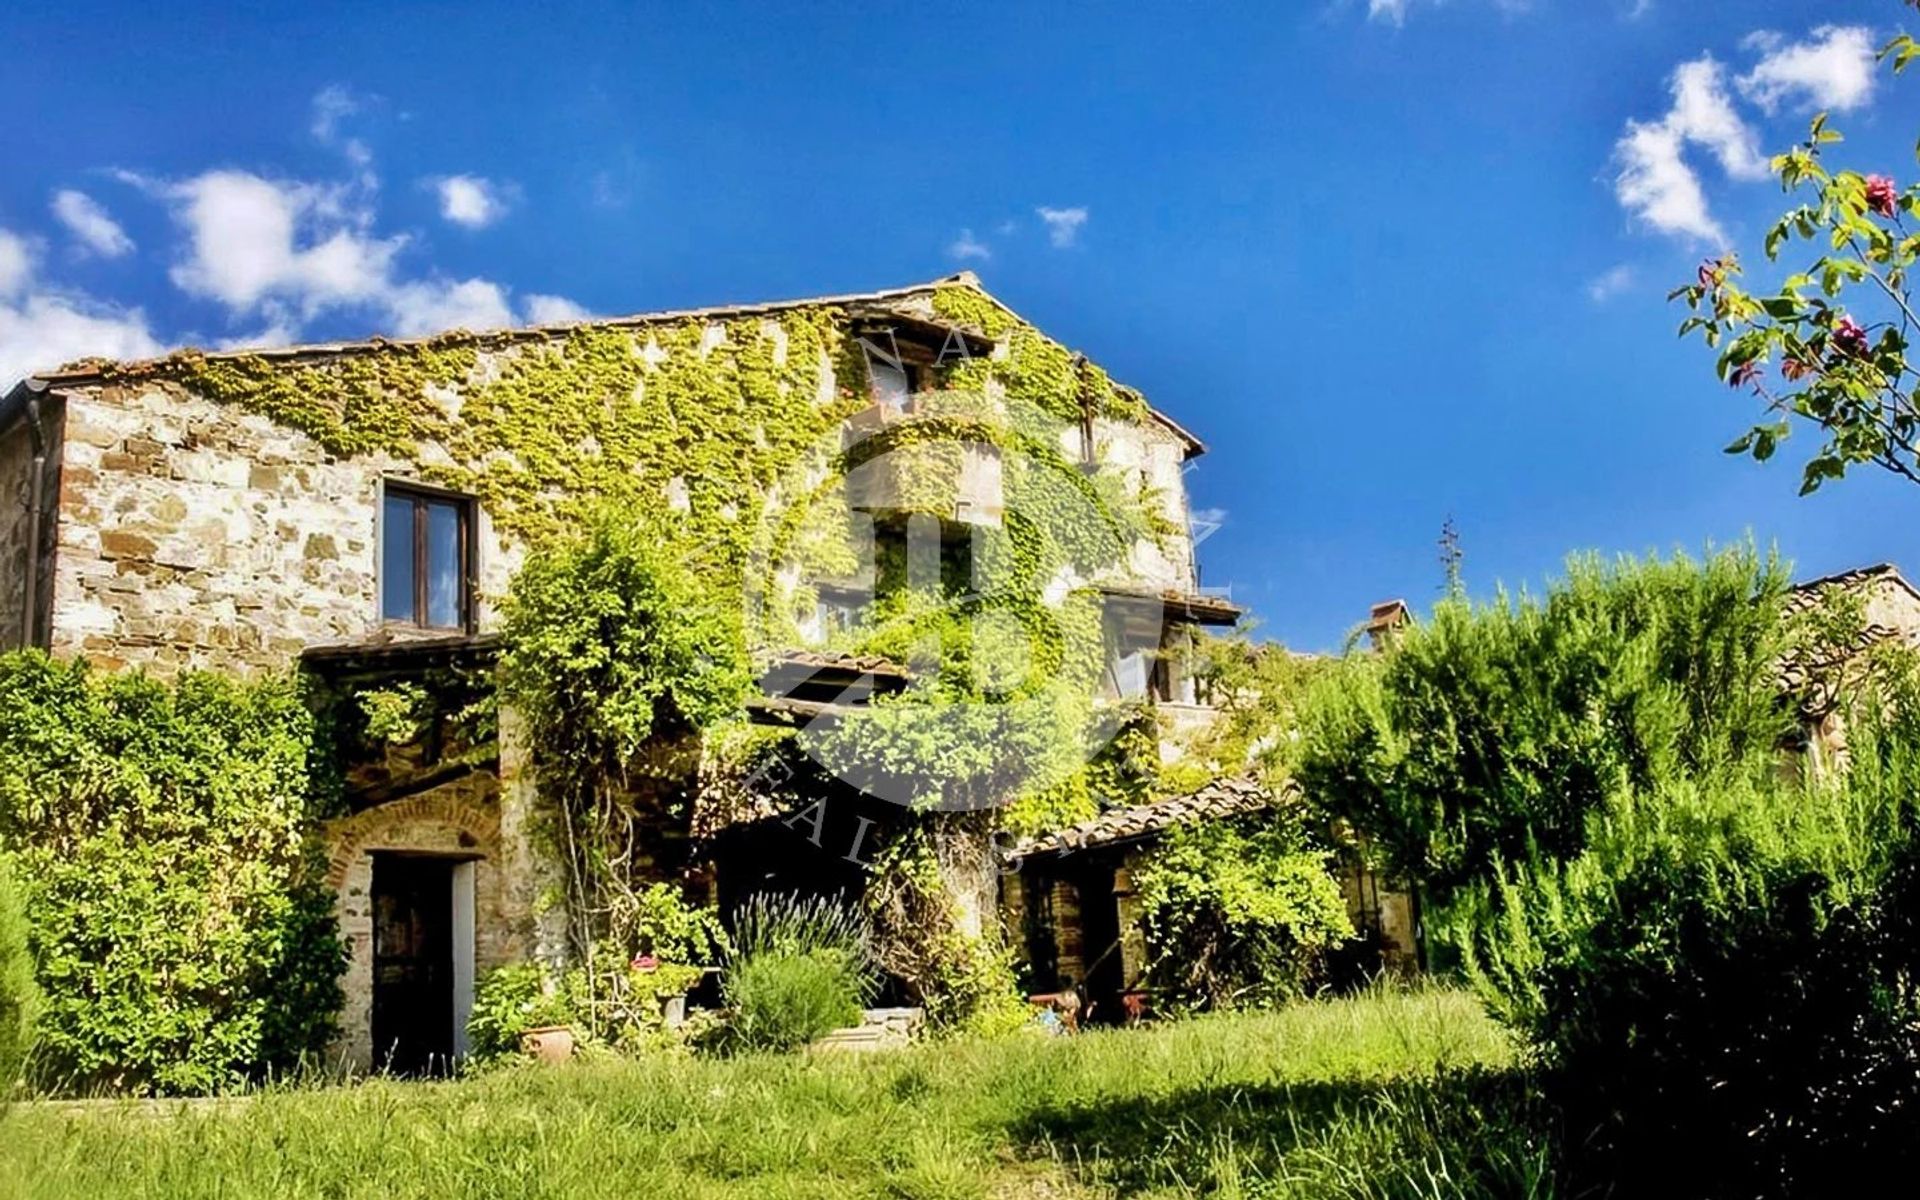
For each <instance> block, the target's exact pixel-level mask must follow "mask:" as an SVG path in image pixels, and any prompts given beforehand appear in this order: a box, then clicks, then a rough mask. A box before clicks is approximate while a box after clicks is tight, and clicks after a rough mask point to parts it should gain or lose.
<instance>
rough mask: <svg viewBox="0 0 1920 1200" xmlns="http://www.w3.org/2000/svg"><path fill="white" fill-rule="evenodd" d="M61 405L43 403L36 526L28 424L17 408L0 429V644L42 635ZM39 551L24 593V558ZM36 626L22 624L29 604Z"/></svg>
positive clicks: (34, 641) (37, 640) (38, 639)
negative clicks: (31, 587)
mask: <svg viewBox="0 0 1920 1200" xmlns="http://www.w3.org/2000/svg"><path fill="white" fill-rule="evenodd" d="M61 427H62V422H61V416H60V405H59V404H58V403H53V402H49V403H47V404H46V405H45V406H44V408H43V409H42V414H41V431H42V435H43V436H44V437H45V438H46V440H47V450H46V462H45V465H44V467H43V468H42V471H41V478H40V505H41V511H42V513H43V514H44V515H43V516H42V518H41V522H40V525H39V527H38V529H36V528H35V526H34V522H33V508H34V503H33V501H34V497H33V460H34V453H33V446H34V442H33V429H32V426H31V425H30V424H29V418H28V417H27V415H26V414H25V413H22V414H21V415H20V417H19V419H18V420H16V421H14V422H13V423H12V424H11V425H10V426H9V427H8V428H7V429H5V430H3V431H0V650H6V649H12V648H14V647H17V646H20V645H22V644H27V645H39V644H41V643H43V642H44V641H45V639H46V631H47V611H48V606H49V603H50V600H51V597H52V595H53V542H52V539H51V537H50V535H51V533H52V531H53V528H54V525H53V514H54V510H55V508H56V506H57V505H58V503H59V498H60V459H61V448H60V442H61ZM35 555H37V556H38V570H37V572H36V583H35V591H36V593H37V595H35V596H33V597H29V596H28V595H27V574H28V572H27V564H28V563H29V561H32V559H33V557H34V556H35ZM30 606H31V609H32V611H33V613H34V614H35V627H34V628H33V629H32V630H29V629H27V627H26V624H25V617H26V615H27V612H28V610H29V607H30Z"/></svg>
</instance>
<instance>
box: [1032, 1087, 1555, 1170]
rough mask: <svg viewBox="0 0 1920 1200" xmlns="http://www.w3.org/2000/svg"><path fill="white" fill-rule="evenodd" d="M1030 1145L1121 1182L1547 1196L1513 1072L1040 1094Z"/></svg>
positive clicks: (1543, 1151)
mask: <svg viewBox="0 0 1920 1200" xmlns="http://www.w3.org/2000/svg"><path fill="white" fill-rule="evenodd" d="M1011 1132H1012V1134H1013V1136H1014V1137H1015V1138H1016V1139H1017V1141H1018V1142H1019V1143H1020V1145H1021V1146H1022V1147H1023V1148H1024V1149H1025V1150H1026V1151H1027V1152H1029V1153H1031V1154H1035V1155H1043V1156H1047V1157H1052V1158H1055V1159H1057V1160H1059V1161H1060V1162H1062V1163H1063V1164H1064V1165H1065V1166H1066V1167H1067V1168H1068V1169H1069V1170H1071V1171H1073V1172H1074V1173H1075V1174H1076V1175H1077V1176H1079V1177H1080V1178H1081V1180H1082V1181H1084V1182H1086V1183H1089V1184H1094V1185H1097V1186H1102V1187H1107V1188H1111V1189H1113V1190H1114V1191H1116V1192H1118V1193H1119V1194H1120V1195H1123V1196H1124V1195H1134V1194H1138V1193H1142V1192H1149V1191H1172V1192H1174V1193H1176V1194H1185V1193H1189V1192H1193V1193H1199V1194H1203V1195H1205V1194H1214V1193H1221V1194H1229V1195H1239V1194H1253V1195H1261V1196H1267V1195H1275V1196H1285V1195H1311V1196H1368V1197H1439V1196H1487V1197H1496V1196H1497V1197H1503V1198H1504V1197H1548V1196H1560V1195H1569V1194H1571V1193H1569V1192H1567V1191H1564V1190H1562V1189H1560V1188H1558V1187H1557V1186H1556V1184H1555V1180H1554V1171H1553V1154H1552V1149H1551V1147H1552V1134H1553V1124H1552V1119H1551V1116H1550V1115H1549V1113H1548V1112H1547V1110H1546V1109H1545V1107H1544V1106H1543V1104H1542V1103H1541V1101H1540V1100H1539V1099H1538V1098H1537V1096H1536V1095H1535V1094H1534V1092H1533V1090H1532V1088H1531V1087H1530V1086H1529V1083H1528V1080H1527V1079H1526V1077H1525V1076H1524V1075H1522V1074H1519V1073H1515V1072H1496V1071H1490V1070H1473V1071H1467V1072H1459V1073H1453V1074H1448V1075H1443V1076H1441V1077H1439V1078H1436V1079H1427V1080H1416V1081H1397V1082H1386V1083H1383V1082H1378V1081H1361V1080H1355V1081H1333V1082H1301V1083H1276V1084H1272V1085H1268V1086H1257V1087H1246V1086H1240V1087H1233V1086H1225V1087H1205V1088H1192V1089H1187V1090H1182V1091H1177V1092H1173V1093H1171V1094H1166V1095H1162V1096H1159V1097H1155V1098H1138V1097H1132V1098H1129V1097H1119V1098H1114V1099H1110V1100H1101V1101H1096V1102H1086V1103H1076V1104H1071V1105H1062V1106H1051V1105H1049V1106H1043V1107H1041V1108H1038V1109H1035V1110H1033V1111H1031V1112H1028V1113H1027V1114H1025V1115H1024V1116H1023V1117H1021V1118H1020V1119H1019V1120H1017V1121H1016V1122H1015V1123H1014V1124H1013V1125H1012V1127H1011Z"/></svg>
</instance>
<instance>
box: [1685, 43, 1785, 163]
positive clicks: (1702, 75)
mask: <svg viewBox="0 0 1920 1200" xmlns="http://www.w3.org/2000/svg"><path fill="white" fill-rule="evenodd" d="M1667 124H1668V125H1670V126H1671V127H1672V128H1673V129H1674V130H1675V132H1677V133H1679V134H1680V135H1681V136H1682V137H1685V138H1686V139H1687V140H1688V141H1690V142H1696V143H1698V144H1700V145H1702V146H1705V147H1706V148H1707V149H1709V150H1711V151H1713V154H1714V157H1716V158H1718V159H1719V160H1720V165H1721V166H1722V167H1723V168H1725V169H1726V172H1727V174H1729V175H1731V176H1733V177H1734V178H1735V179H1765V178H1766V177H1767V159H1766V156H1765V155H1763V154H1761V153H1760V139H1759V137H1758V135H1756V134H1755V133H1754V131H1753V130H1752V129H1751V128H1749V127H1748V125H1747V123H1746V122H1745V121H1743V120H1741V119H1740V114H1739V113H1737V112H1735V111H1734V108H1733V98H1732V97H1731V96H1729V95H1728V94H1727V84H1726V77H1725V74H1724V73H1723V72H1722V71H1721V69H1720V64H1719V63H1717V62H1715V61H1714V60H1713V59H1712V58H1711V57H1703V58H1698V59H1695V60H1694V61H1693V62H1690V63H1681V64H1680V67H1679V69H1678V70H1676V71H1675V72H1674V73H1673V111H1672V112H1670V113H1668V114H1667Z"/></svg>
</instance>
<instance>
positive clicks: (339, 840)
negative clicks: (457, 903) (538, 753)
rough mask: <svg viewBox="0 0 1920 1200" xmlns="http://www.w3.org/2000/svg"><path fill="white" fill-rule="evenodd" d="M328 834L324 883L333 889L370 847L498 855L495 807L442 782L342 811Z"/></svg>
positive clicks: (497, 825) (498, 831) (498, 824)
mask: <svg viewBox="0 0 1920 1200" xmlns="http://www.w3.org/2000/svg"><path fill="white" fill-rule="evenodd" d="M448 833H451V834H452V835H453V836H452V837H451V838H448V837H447V836H446V835H447V834H448ZM327 834H328V836H327V840H328V842H329V843H330V853H329V855H328V864H327V885H328V886H329V887H331V888H333V889H335V890H336V891H337V890H338V889H339V888H340V887H341V886H342V885H343V884H344V883H345V882H346V878H347V872H348V871H350V870H351V869H352V868H353V865H354V863H355V862H356V861H357V860H358V859H359V858H360V857H361V856H362V855H364V854H366V853H368V852H370V851H373V850H470V851H472V852H473V853H474V854H476V855H478V856H481V857H487V858H492V857H497V856H498V854H499V849H500V845H499V843H500V817H499V813H498V811H497V810H495V811H488V808H485V807H482V805H481V804H480V803H478V802H476V801H474V800H471V799H468V798H467V797H465V796H462V795H460V794H458V793H457V792H455V791H454V790H453V789H449V788H441V789H437V790H435V791H432V792H428V793H426V794H425V795H420V796H412V797H409V798H408V799H405V800H395V801H392V802H390V803H387V804H382V805H379V806H378V807H375V808H369V809H366V810H365V811H363V812H358V813H355V814H354V815H353V816H351V817H344V818H342V819H340V820H339V821H336V822H333V823H332V825H331V827H330V828H329V829H328V831H327Z"/></svg>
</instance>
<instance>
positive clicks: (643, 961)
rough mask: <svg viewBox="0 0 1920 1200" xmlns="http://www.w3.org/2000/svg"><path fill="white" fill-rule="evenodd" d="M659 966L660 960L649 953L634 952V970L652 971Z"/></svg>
mask: <svg viewBox="0 0 1920 1200" xmlns="http://www.w3.org/2000/svg"><path fill="white" fill-rule="evenodd" d="M659 967H660V960H659V959H657V958H655V957H654V956H653V955H651V954H636V955H634V956H633V969H634V970H636V971H654V970H658V969H659Z"/></svg>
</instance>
